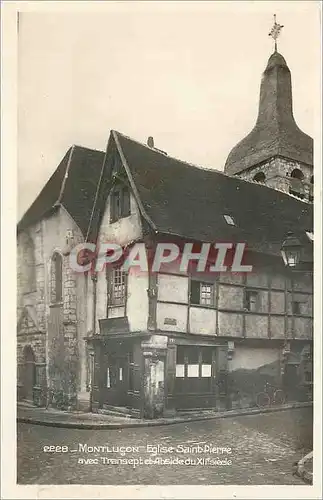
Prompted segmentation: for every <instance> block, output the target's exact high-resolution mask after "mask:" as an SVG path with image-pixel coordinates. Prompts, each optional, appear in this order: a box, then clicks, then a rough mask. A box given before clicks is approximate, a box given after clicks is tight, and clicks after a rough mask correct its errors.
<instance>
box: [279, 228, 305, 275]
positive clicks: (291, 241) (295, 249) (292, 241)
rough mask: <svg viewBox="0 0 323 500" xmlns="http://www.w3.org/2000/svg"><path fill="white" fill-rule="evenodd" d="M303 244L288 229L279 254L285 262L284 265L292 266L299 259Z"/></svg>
mask: <svg viewBox="0 0 323 500" xmlns="http://www.w3.org/2000/svg"><path fill="white" fill-rule="evenodd" d="M302 248H303V245H302V244H301V242H300V241H299V239H298V238H296V236H294V234H293V233H292V231H288V233H287V237H286V239H285V241H284V242H283V244H282V247H281V250H280V251H281V254H282V257H283V260H284V263H285V266H287V267H291V268H294V267H296V266H297V265H298V264H299V262H300V260H301V251H302Z"/></svg>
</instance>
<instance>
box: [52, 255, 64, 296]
mask: <svg viewBox="0 0 323 500" xmlns="http://www.w3.org/2000/svg"><path fill="white" fill-rule="evenodd" d="M62 299H63V259H62V256H61V254H59V253H58V252H55V253H54V254H53V257H52V262H51V302H52V303H56V302H62Z"/></svg>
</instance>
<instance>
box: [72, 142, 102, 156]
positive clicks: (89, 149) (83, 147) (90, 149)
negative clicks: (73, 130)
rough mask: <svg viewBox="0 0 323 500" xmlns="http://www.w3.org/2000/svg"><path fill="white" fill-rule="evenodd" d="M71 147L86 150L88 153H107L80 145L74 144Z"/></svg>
mask: <svg viewBox="0 0 323 500" xmlns="http://www.w3.org/2000/svg"><path fill="white" fill-rule="evenodd" d="M71 147H74V148H79V149H86V150H87V151H95V152H96V153H103V154H104V153H105V152H104V151H102V149H96V148H89V147H88V146H81V145H80V144H72V146H71Z"/></svg>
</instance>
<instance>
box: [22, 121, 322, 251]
mask: <svg viewBox="0 0 323 500" xmlns="http://www.w3.org/2000/svg"><path fill="white" fill-rule="evenodd" d="M115 154H119V156H120V158H121V161H122V163H123V167H124V169H125V171H126V173H127V176H128V178H129V183H130V185H131V188H132V190H133V193H134V196H135V198H136V201H137V203H138V206H139V210H140V213H141V215H142V217H143V219H144V220H145V221H146V223H147V225H148V227H150V228H151V231H153V232H154V233H161V234H164V235H169V236H170V237H171V236H180V237H182V238H186V239H188V240H194V241H202V242H204V241H205V242H209V243H212V242H220V241H225V242H233V243H234V242H246V243H247V245H248V248H249V249H252V250H256V251H259V252H264V253H267V254H272V255H278V254H279V252H280V247H281V244H282V242H283V240H284V238H285V237H286V234H287V232H288V231H293V232H295V233H297V234H300V233H302V234H303V235H304V237H306V233H305V232H306V231H312V230H313V221H312V210H313V207H312V205H311V204H309V203H306V202H303V201H300V200H298V199H296V198H294V197H292V196H290V195H288V194H285V193H282V192H279V191H276V190H274V189H272V188H268V187H266V186H264V185H261V184H257V183H253V182H248V181H245V180H242V179H239V178H237V177H230V176H228V175H226V174H224V173H222V172H220V171H217V170H212V169H203V168H200V167H197V166H194V165H191V164H188V163H185V162H183V161H180V160H178V159H175V158H172V157H170V156H168V155H166V154H165V153H163V152H162V151H160V150H157V149H156V148H151V147H149V146H146V145H144V144H141V143H139V142H137V141H135V140H133V139H130V138H129V137H127V136H125V135H123V134H120V133H119V132H116V131H112V132H111V135H110V138H109V143H108V148H107V152H106V154H104V153H103V152H102V151H95V150H91V149H87V148H83V147H80V146H73V147H72V148H71V149H70V150H69V151H68V152H67V153H66V155H65V156H64V158H63V160H62V162H61V163H60V165H59V166H58V168H57V169H56V171H55V172H54V174H53V175H52V177H51V178H50V179H49V181H48V182H47V184H46V185H45V187H44V189H43V190H42V191H41V193H40V194H39V196H38V197H37V198H36V200H35V201H34V203H33V204H32V205H31V207H30V208H29V210H27V212H26V214H25V215H24V216H23V218H22V219H21V221H20V223H19V225H18V230H23V229H24V228H27V227H28V226H29V225H31V224H34V223H36V222H37V221H39V220H41V218H43V217H44V216H46V214H48V213H50V211H51V210H53V209H54V208H55V207H56V206H59V205H60V204H61V205H62V206H64V207H65V208H66V210H67V211H68V212H69V213H70V215H71V216H72V217H73V219H74V220H75V221H76V222H77V224H78V226H79V227H80V229H81V230H82V232H83V235H84V236H85V237H87V239H88V240H91V241H95V239H96V237H97V233H98V229H99V226H100V220H101V217H102V215H103V213H104V209H105V206H106V200H107V197H108V195H109V191H110V189H111V186H112V185H113V182H111V173H112V168H113V164H114V162H113V158H114V155H115ZM225 216H226V217H225ZM232 221H233V222H234V224H232Z"/></svg>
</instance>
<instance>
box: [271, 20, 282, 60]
mask: <svg viewBox="0 0 323 500" xmlns="http://www.w3.org/2000/svg"><path fill="white" fill-rule="evenodd" d="M283 27H284V26H283V25H282V24H278V23H277V22H276V14H274V26H273V27H272V28H271V31H270V33H268V35H269V36H271V37H272V38H273V40H275V52H277V38H278V37H279V35H280V32H281V30H282V28H283Z"/></svg>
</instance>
